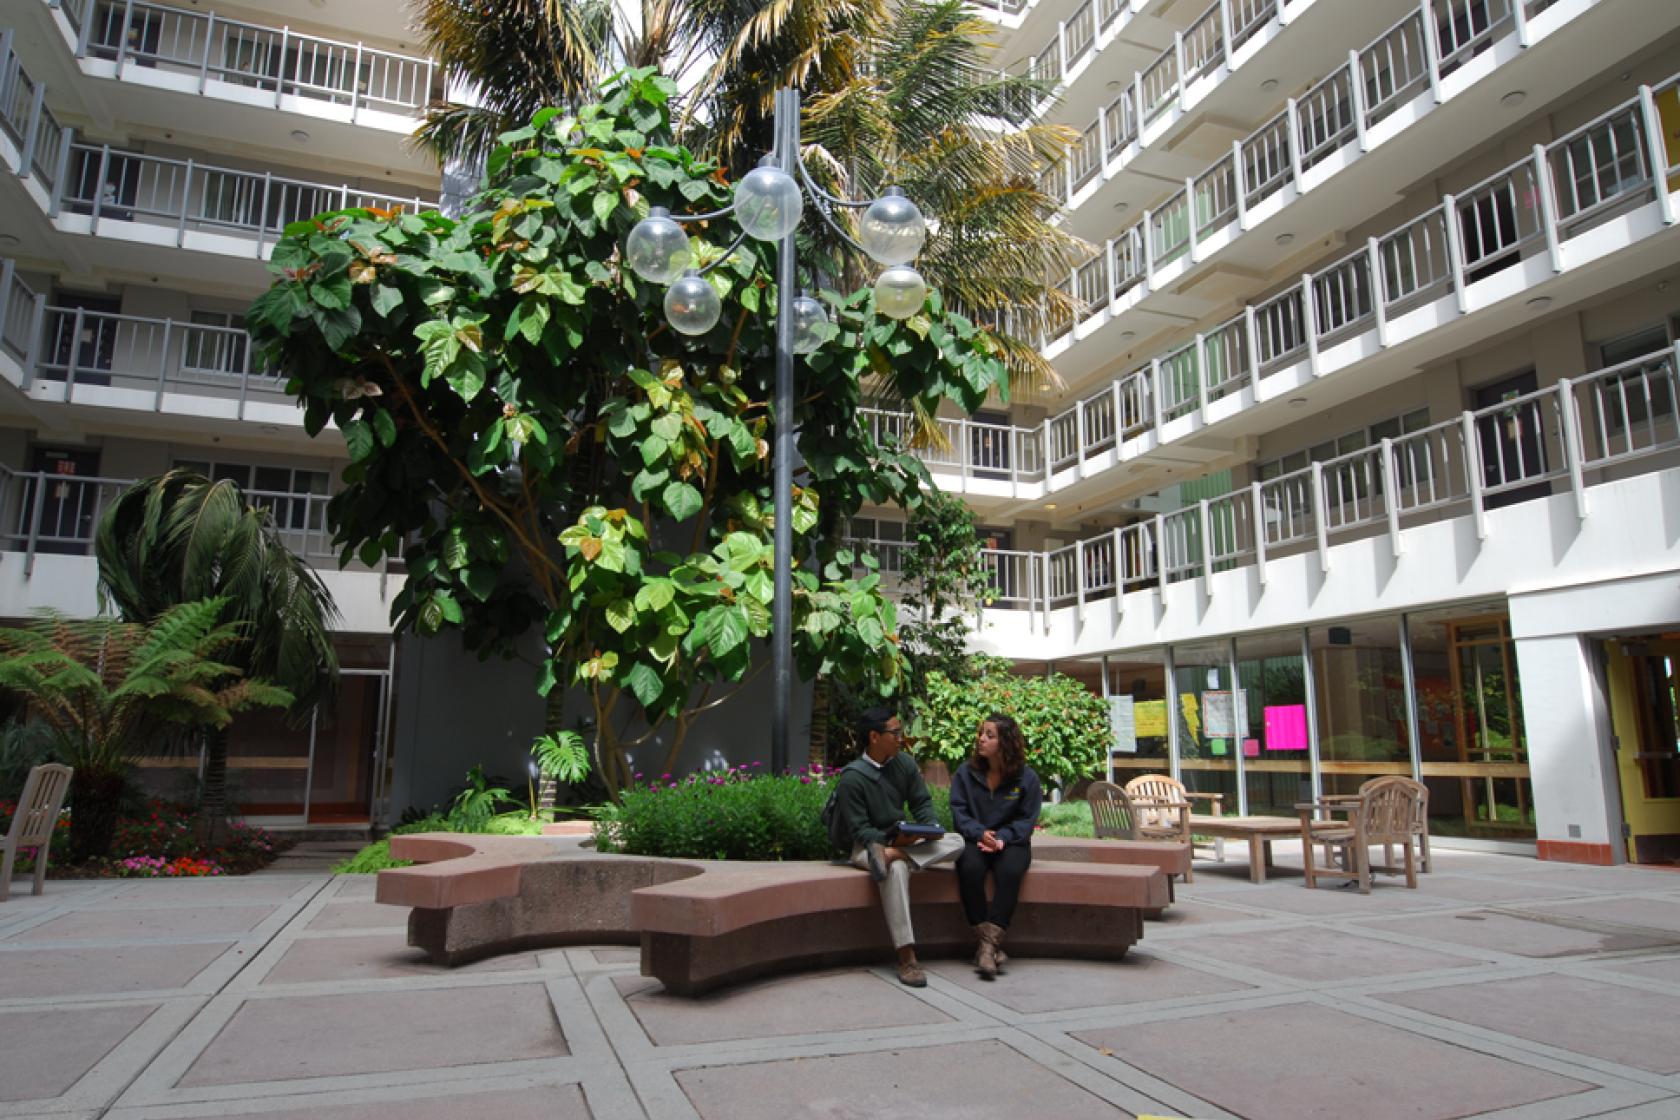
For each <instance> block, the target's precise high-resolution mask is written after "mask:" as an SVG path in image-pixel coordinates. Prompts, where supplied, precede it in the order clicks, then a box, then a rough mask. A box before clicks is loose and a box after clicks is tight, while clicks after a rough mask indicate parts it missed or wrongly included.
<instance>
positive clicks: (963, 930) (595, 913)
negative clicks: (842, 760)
mask: <svg viewBox="0 0 1680 1120" xmlns="http://www.w3.org/2000/svg"><path fill="white" fill-rule="evenodd" d="M1180 849H1183V850H1180ZM1033 851H1034V854H1035V861H1034V868H1033V870H1032V872H1031V873H1029V874H1028V876H1027V879H1026V882H1025V883H1024V884H1023V888H1022V895H1021V903H1022V905H1021V908H1020V909H1019V910H1018V911H1017V914H1016V919H1015V923H1014V925H1013V926H1012V928H1011V930H1010V938H1009V951H1010V952H1011V954H1014V955H1019V956H1061V957H1089V958H1099V959H1116V958H1118V957H1121V956H1123V955H1124V954H1125V952H1126V950H1127V949H1128V948H1130V947H1131V945H1132V944H1133V943H1134V942H1136V941H1137V939H1138V938H1139V937H1141V936H1142V920H1143V917H1144V916H1145V915H1150V914H1159V913H1160V911H1161V909H1162V908H1164V907H1165V906H1166V905H1167V904H1168V902H1169V901H1170V900H1171V891H1172V888H1171V884H1170V881H1169V880H1168V878H1167V876H1168V874H1171V873H1176V871H1177V868H1178V866H1179V864H1180V863H1182V862H1184V861H1187V860H1188V858H1189V852H1188V849H1185V848H1184V846H1183V845H1171V844H1148V843H1133V842H1126V841H1111V840H1101V841H1090V840H1077V839H1067V838H1063V837H1039V838H1036V839H1035V840H1034V844H1033ZM391 854H392V855H393V856H394V857H395V858H398V859H410V860H414V861H416V863H417V864H419V866H415V867H406V868H395V869H391V870H387V871H382V872H380V873H379V881H378V885H377V891H376V895H375V897H376V898H377V899H378V901H380V902H384V903H389V904H392V905H397V906H407V907H410V908H411V913H410V914H409V923H408V942H409V944H410V945H413V946H416V947H418V948H421V949H423V950H425V952H426V953H427V955H428V956H429V957H431V959H432V960H434V961H436V962H438V963H440V964H448V965H456V964H462V963H465V962H467V961H471V960H477V959H479V958H481V957H486V956H491V955H493V954H496V953H504V952H513V951H515V950H521V949H533V948H545V947H554V946H560V945H579V944H637V943H640V945H641V947H642V972H643V974H644V975H648V976H655V977H657V978H658V979H659V980H661V981H662V982H663V983H664V984H665V985H666V987H667V988H669V989H670V990H672V991H673V992H677V993H680V994H696V993H699V992H702V991H706V990H709V989H711V988H715V987H718V986H720V985H723V984H728V983H732V982H735V981H739V980H744V979H746V978H748V977H750V976H759V975H766V974H769V973H774V972H783V971H789V970H793V969H798V968H807V967H814V966H817V965H823V964H834V963H840V962H843V961H858V960H877V959H880V958H882V957H883V956H884V955H885V954H886V952H887V947H888V946H889V944H890V941H889V939H888V937H887V932H886V922H885V918H884V917H883V916H882V913H881V905H880V898H879V895H878V893H877V892H876V890H875V886H874V884H873V883H872V882H870V880H869V878H868V877H867V876H865V875H863V874H861V873H860V872H858V871H856V870H854V869H852V868H847V867H836V866H834V865H831V864H825V863H815V862H788V863H724V862H716V861H707V860H668V859H654V858H647V857H640V856H619V855H600V854H597V853H591V852H587V851H578V850H576V849H569V848H562V847H558V846H556V845H555V844H554V843H552V842H550V841H547V840H538V839H528V838H523V837H509V836H482V835H470V836H469V835H461V834H454V833H421V834H415V835H408V836H396V837H393V838H392V840H391ZM911 887H912V894H911V903H912V908H913V911H914V914H915V922H916V937H917V945H918V947H919V948H920V949H922V950H923V951H924V952H926V953H927V954H928V955H930V956H938V955H947V954H958V955H962V954H966V953H968V952H970V951H972V948H973V933H972V931H970V930H969V929H968V926H967V924H966V922H965V921H964V920H963V917H962V911H961V908H960V906H959V905H958V903H957V893H956V881H955V878H954V876H952V875H951V874H950V872H949V871H948V870H944V869H935V870H934V871H931V872H929V873H927V874H923V875H917V876H914V877H913V878H912V879H911Z"/></svg>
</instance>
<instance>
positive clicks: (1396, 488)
mask: <svg viewBox="0 0 1680 1120" xmlns="http://www.w3.org/2000/svg"><path fill="white" fill-rule="evenodd" d="M1381 453H1382V484H1383V511H1384V512H1385V513H1387V515H1388V549H1389V553H1390V554H1391V555H1392V556H1393V557H1394V558H1395V559H1396V560H1398V559H1400V554H1401V553H1402V552H1404V551H1405V550H1406V541H1405V538H1404V537H1402V536H1401V535H1400V478H1399V472H1398V471H1396V470H1395V469H1394V441H1393V440H1392V439H1390V438H1389V437H1388V436H1384V437H1383V440H1382V452H1381Z"/></svg>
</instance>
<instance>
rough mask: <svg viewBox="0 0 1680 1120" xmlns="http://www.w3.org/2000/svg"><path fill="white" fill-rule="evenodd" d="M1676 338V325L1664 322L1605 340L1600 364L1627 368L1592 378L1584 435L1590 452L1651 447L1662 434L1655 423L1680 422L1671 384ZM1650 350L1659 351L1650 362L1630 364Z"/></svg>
mask: <svg viewBox="0 0 1680 1120" xmlns="http://www.w3.org/2000/svg"><path fill="white" fill-rule="evenodd" d="M1672 341H1673V337H1672V334H1671V330H1670V326H1669V325H1663V326H1654V327H1647V328H1645V329H1644V330H1641V331H1635V332H1634V333H1633V334H1629V335H1623V336H1622V337H1621V338H1616V339H1612V340H1610V341H1609V342H1603V343H1600V344H1599V346H1598V366H1599V368H1600V369H1609V368H1610V367H1612V366H1620V365H1624V364H1627V369H1626V371H1625V372H1623V373H1622V374H1620V375H1619V376H1618V375H1614V374H1612V375H1609V376H1605V377H1597V378H1593V379H1592V380H1591V381H1590V382H1588V383H1587V384H1588V386H1590V388H1589V389H1588V392H1589V393H1590V397H1591V399H1590V408H1589V409H1588V410H1587V414H1586V415H1584V416H1583V417H1582V420H1583V422H1584V423H1585V424H1586V425H1587V427H1588V431H1587V432H1585V433H1583V437H1584V439H1585V441H1586V442H1587V443H1588V444H1589V448H1588V451H1589V454H1591V453H1592V452H1593V451H1594V450H1597V451H1598V452H1600V453H1602V454H1603V455H1605V456H1613V455H1617V454H1626V453H1631V452H1634V451H1639V450H1644V449H1647V448H1649V447H1650V445H1651V444H1652V443H1654V442H1655V439H1656V437H1655V434H1654V432H1653V427H1654V425H1656V424H1663V423H1665V422H1666V423H1671V424H1672V423H1674V422H1675V419H1676V417H1675V405H1674V399H1673V393H1672V392H1671V390H1670V388H1669V379H1670V377H1671V376H1672V373H1671V367H1672V364H1673V360H1674V358H1673V353H1672V352H1671V351H1670V349H1669V346H1670V344H1671V342H1672ZM1646 355H1655V356H1654V357H1653V358H1652V360H1650V361H1648V362H1641V363H1640V364H1638V365H1632V364H1629V363H1632V362H1634V361H1635V360H1636V359H1639V358H1643V357H1645V356H1646ZM1595 444H1596V447H1594V446H1591V445H1595Z"/></svg>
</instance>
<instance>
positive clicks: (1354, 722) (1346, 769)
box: [1309, 617, 1412, 794]
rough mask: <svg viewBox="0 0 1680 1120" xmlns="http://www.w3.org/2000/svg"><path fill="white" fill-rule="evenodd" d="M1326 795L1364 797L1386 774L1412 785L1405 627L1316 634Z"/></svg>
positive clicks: (1394, 622) (1385, 623)
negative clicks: (1362, 788) (1368, 787)
mask: <svg viewBox="0 0 1680 1120" xmlns="http://www.w3.org/2000/svg"><path fill="white" fill-rule="evenodd" d="M1309 645H1310V647H1311V651H1312V667H1313V687H1314V692H1315V702H1316V709H1317V710H1316V714H1317V717H1318V753H1319V770H1320V771H1321V773H1322V774H1323V781H1324V793H1326V794H1347V793H1358V792H1359V787H1360V786H1361V785H1362V784H1364V783H1365V782H1367V781H1369V780H1370V779H1372V778H1375V777H1379V776H1381V775H1384V774H1399V775H1401V776H1403V777H1410V776H1411V774H1412V756H1411V745H1410V741H1409V736H1408V735H1407V733H1406V686H1405V674H1404V669H1403V667H1402V659H1401V653H1400V623H1399V619H1397V618H1393V617H1389V618H1374V619H1360V620H1358V621H1354V622H1346V623H1342V624H1339V625H1335V626H1315V627H1313V628H1312V629H1311V630H1310V631H1309Z"/></svg>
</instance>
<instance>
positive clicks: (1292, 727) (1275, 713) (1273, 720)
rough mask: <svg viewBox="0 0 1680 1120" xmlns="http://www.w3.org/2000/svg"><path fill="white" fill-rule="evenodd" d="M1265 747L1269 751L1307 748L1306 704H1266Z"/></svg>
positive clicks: (1302, 749)
mask: <svg viewBox="0 0 1680 1120" xmlns="http://www.w3.org/2000/svg"><path fill="white" fill-rule="evenodd" d="M1266 749H1267V750H1269V751H1304V750H1306V749H1307V706H1306V705H1305V704H1275V705H1268V706H1267V708H1266Z"/></svg>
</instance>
